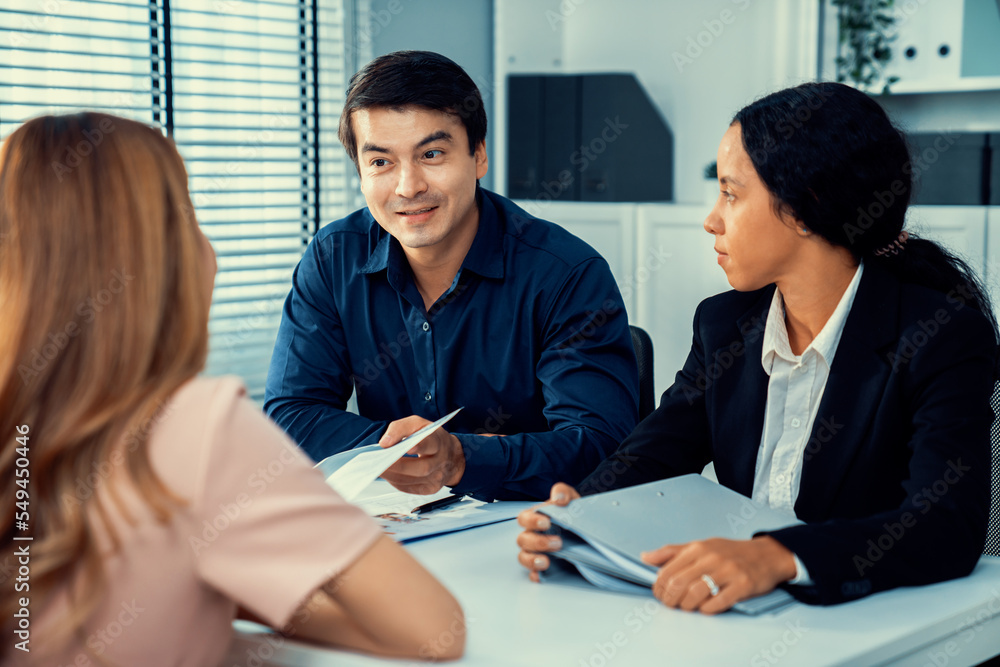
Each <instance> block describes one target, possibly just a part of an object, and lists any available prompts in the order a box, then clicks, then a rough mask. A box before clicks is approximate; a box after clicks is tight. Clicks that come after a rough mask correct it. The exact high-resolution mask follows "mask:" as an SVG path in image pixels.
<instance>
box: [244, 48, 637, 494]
mask: <svg viewBox="0 0 1000 667" xmlns="http://www.w3.org/2000/svg"><path fill="white" fill-rule="evenodd" d="M485 138H486V113H485V110H484V107H483V102H482V98H481V97H480V94H479V90H478V89H477V88H476V86H475V84H474V83H473V82H472V80H471V79H470V78H469V76H468V75H467V74H466V73H465V71H463V70H462V69H461V68H460V67H459V66H458V65H456V64H455V63H454V62H452V61H451V60H449V59H447V58H445V57H443V56H440V55H438V54H435V53H429V52H420V51H401V52H397V53H393V54H389V55H386V56H382V57H380V58H377V59H375V60H374V61H372V62H371V63H369V64H368V65H367V66H366V67H365V68H363V69H362V70H361V71H359V72H358V73H357V74H355V75H354V76H353V77H352V78H351V83H350V86H349V88H348V94H347V103H346V104H345V108H344V112H343V114H342V115H341V120H340V139H341V141H342V142H343V144H344V147H345V148H346V149H347V152H348V154H349V155H350V157H351V159H352V160H353V161H354V163H355V166H356V167H357V170H358V174H359V176H360V179H361V190H362V192H363V193H364V196H365V200H366V202H367V203H368V207H367V208H365V209H362V210H360V211H356V212H354V213H352V214H351V215H349V216H347V217H346V218H343V219H342V220H338V221H336V222H333V223H331V224H329V225H327V226H326V227H324V228H323V229H322V230H321V231H320V232H319V233H318V234H317V235H316V237H315V238H314V239H313V240H312V242H311V243H310V244H309V247H308V248H307V249H306V252H305V254H304V256H303V257H302V260H301V261H300V262H299V265H298V267H297V268H296V269H295V273H294V276H293V280H292V290H291V293H290V294H289V296H288V299H287V300H286V302H285V307H284V312H283V315H282V320H281V327H280V329H279V331H278V339H277V342H276V344H275V348H274V355H273V357H272V359H271V367H270V370H269V372H268V377H267V393H266V396H265V403H264V408H265V410H266V411H267V413H268V414H269V415H270V416H271V417H272V418H273V419H274V420H275V421H276V422H277V423H278V424H279V425H281V426H282V428H284V429H285V430H286V431H287V432H288V433H289V434H290V435H291V436H292V437H293V438H295V439H296V440H297V441H298V442H299V443H300V445H301V446H302V447H303V448H304V449H305V450H306V451H307V452H308V453H309V454H310V455H311V456H312V457H313V458H314V459H317V460H319V459H322V458H323V457H326V456H329V455H330V454H333V453H336V452H339V451H344V450H347V449H350V448H353V447H356V446H359V445H364V444H368V443H371V442H375V441H378V442H379V443H380V444H381V445H382V446H386V447H387V446H391V445H393V444H395V443H397V442H399V441H400V440H401V439H402V438H403V437H404V436H406V435H409V434H410V433H413V432H414V431H416V430H418V429H419V428H421V427H422V426H423V425H425V424H427V423H428V422H429V421H430V420H434V419H437V418H438V417H440V416H442V415H444V414H447V413H448V412H451V411H452V410H454V409H455V408H458V407H464V409H463V410H462V412H460V413H459V414H458V415H457V416H456V417H455V418H454V419H453V420H452V421H451V422H449V423H448V425H447V426H446V427H445V428H441V429H438V430H437V431H436V432H435V433H434V434H433V435H432V436H430V437H428V438H427V439H425V440H424V441H423V442H421V443H420V444H418V445H417V446H416V447H415V448H414V449H413V451H412V453H413V454H417V455H418V456H417V457H405V458H403V459H401V460H400V461H399V462H397V463H396V464H394V465H393V466H392V468H390V469H389V470H388V471H386V473H385V474H384V475H383V477H385V479H387V480H388V481H389V482H390V483H392V484H393V486H395V487H396V488H398V489H400V490H403V491H407V492H410V493H423V494H429V493H435V492H436V491H438V490H440V489H441V487H442V486H448V487H451V488H452V490H453V491H454V492H455V493H457V494H470V495H473V496H475V497H477V498H481V499H484V500H489V499H494V498H499V499H541V498H546V497H547V496H548V493H549V490H550V488H551V486H552V484H553V483H554V482H556V481H560V480H562V481H566V480H569V481H571V482H577V481H579V480H581V479H583V478H584V477H585V476H586V475H587V474H588V473H589V472H590V471H592V470H593V469H594V468H595V467H596V466H597V465H598V464H599V463H600V462H601V461H602V460H604V458H605V457H606V456H608V455H609V454H610V453H611V452H613V451H614V450H615V448H616V447H617V445H618V443H619V442H621V440H623V439H624V438H625V436H626V435H628V434H629V432H630V431H631V430H632V428H633V427H634V426H635V424H636V421H637V414H638V408H637V404H638V373H637V369H636V362H635V356H634V353H633V349H632V344H631V338H630V335H629V331H628V320H627V316H626V313H625V306H624V303H623V302H622V298H621V294H620V293H619V291H618V288H617V286H616V285H615V282H614V279H613V278H612V275H611V272H610V270H609V268H608V265H607V262H605V260H604V259H603V258H602V257H601V256H600V255H599V254H598V253H597V252H596V251H594V250H593V249H592V248H591V247H590V246H588V245H587V244H585V243H584V242H583V241H581V240H579V239H578V238H576V237H575V236H573V235H572V234H570V233H568V232H566V231H565V230H563V229H562V228H560V227H558V226H556V225H554V224H552V223H550V222H546V221H544V220H539V219H537V218H535V217H532V216H531V215H529V214H527V213H525V212H524V211H523V210H522V209H520V208H518V207H517V206H515V205H514V204H513V203H512V202H510V201H509V200H507V199H505V198H503V197H500V196H499V195H496V194H494V193H492V192H489V191H487V190H484V189H482V188H480V187H479V179H480V178H482V177H483V176H484V175H485V174H486V170H487V167H488V160H487V156H486V143H485ZM352 391H354V392H356V393H357V401H358V409H359V412H360V414H353V413H349V412H346V411H345V408H346V405H347V401H348V399H349V398H350V396H351V392H352Z"/></svg>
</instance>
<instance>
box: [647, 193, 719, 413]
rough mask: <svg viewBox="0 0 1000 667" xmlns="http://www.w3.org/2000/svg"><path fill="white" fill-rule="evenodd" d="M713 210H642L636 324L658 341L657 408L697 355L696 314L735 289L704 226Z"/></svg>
mask: <svg viewBox="0 0 1000 667" xmlns="http://www.w3.org/2000/svg"><path fill="white" fill-rule="evenodd" d="M709 210H710V207H708V206H680V205H659V204H640V205H639V207H638V215H637V222H638V224H637V226H636V232H637V239H636V240H637V242H638V252H637V254H636V269H635V283H636V287H635V289H636V300H637V304H636V305H637V308H636V311H635V317H634V324H636V325H638V326H640V327H642V328H644V329H646V331H648V332H649V335H650V337H651V338H652V339H653V361H654V369H655V371H654V381H655V385H656V386H655V391H656V394H657V403H659V395H660V394H661V393H662V392H663V391H664V390H665V389H667V387H669V386H670V385H671V384H672V383H673V381H674V375H675V374H676V373H677V371H678V370H680V368H681V366H682V365H683V364H684V360H685V359H686V358H687V354H688V351H689V350H690V349H691V337H692V332H693V330H692V328H691V325H692V323H693V321H694V311H695V308H697V306H698V304H699V303H700V302H701V301H702V300H703V299H705V298H707V297H709V296H712V295H713V294H718V293H719V292H724V291H726V290H728V289H730V286H729V282H728V281H727V280H726V274H725V273H724V272H723V270H722V268H721V267H719V265H718V262H717V255H716V253H715V251H714V250H712V247H713V238H712V237H711V236H710V235H709V234H708V233H707V232H706V231H705V229H704V227H703V226H702V223H703V222H704V220H705V216H706V215H707V214H708V212H709Z"/></svg>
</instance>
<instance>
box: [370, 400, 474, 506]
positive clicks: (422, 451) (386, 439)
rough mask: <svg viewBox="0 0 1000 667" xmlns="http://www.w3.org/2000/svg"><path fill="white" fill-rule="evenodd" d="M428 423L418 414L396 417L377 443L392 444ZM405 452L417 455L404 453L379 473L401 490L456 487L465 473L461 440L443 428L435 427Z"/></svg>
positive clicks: (428, 491) (429, 491)
mask: <svg viewBox="0 0 1000 667" xmlns="http://www.w3.org/2000/svg"><path fill="white" fill-rule="evenodd" d="M428 424H430V422H429V421H428V420H426V419H424V418H423V417H418V416H417V415H411V416H409V417H405V418H403V419H397V420H396V421H394V422H392V423H390V424H389V428H387V429H386V430H385V434H384V435H383V436H382V438H381V439H380V440H379V441H378V444H379V445H380V446H381V447H392V446H393V445H395V444H396V443H397V442H399V441H400V440H402V439H403V438H404V437H406V436H408V435H410V434H411V433H416V432H417V431H419V430H420V429H422V428H423V427H424V426H427V425H428ZM402 446H404V447H405V446H406V443H403V445H402ZM408 453H409V454H416V455H417V456H418V457H419V458H412V457H408V456H404V457H403V458H401V459H399V460H398V461H396V462H395V463H393V464H392V465H391V466H390V467H389V469H388V470H386V471H385V472H384V473H382V478H383V479H385V480H386V481H387V482H389V483H390V484H392V485H393V486H394V487H396V488H397V489H399V490H400V491H405V492H406V493H419V494H422V495H429V494H432V493H437V492H438V491H440V490H441V487H442V486H455V485H456V484H458V483H459V482H460V481H462V476H463V475H464V474H465V452H463V451H462V443H460V442H459V441H458V438H456V437H455V436H453V435H452V434H450V433H448V432H447V431H445V430H444V429H443V428H438V429H436V430H435V431H434V432H433V433H431V434H430V435H429V436H427V437H426V438H424V439H423V440H422V441H421V442H420V443H418V444H417V446H416V447H414V448H413V449H411V450H410V451H409V452H408Z"/></svg>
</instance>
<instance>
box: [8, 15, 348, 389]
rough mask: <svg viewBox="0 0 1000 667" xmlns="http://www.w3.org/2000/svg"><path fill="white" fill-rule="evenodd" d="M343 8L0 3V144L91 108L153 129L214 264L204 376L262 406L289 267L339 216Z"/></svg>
mask: <svg viewBox="0 0 1000 667" xmlns="http://www.w3.org/2000/svg"><path fill="white" fill-rule="evenodd" d="M345 14H346V12H345V8H344V2H343V0H259V1H254V2H250V1H240V0H217V1H215V2H209V1H206V0H150V1H146V2H143V1H138V0H133V1H131V2H128V1H126V0H120V1H117V2H116V1H111V0H108V1H105V0H90V1H85V0H59V1H58V2H56V1H55V0H52V1H47V0H5V2H4V5H3V8H0V45H4V46H5V47H6V46H7V45H8V44H9V45H10V48H9V49H8V48H3V49H0V139H2V138H3V137H5V136H6V135H7V134H9V133H10V132H11V131H12V130H13V129H15V128H16V127H17V126H18V125H20V124H21V123H22V122H24V121H25V120H27V119H29V118H31V117H34V116H37V115H40V114H44V113H69V112H73V111H77V110H81V109H94V110H101V111H107V112H109V113H115V114H118V115H122V116H126V117H129V118H133V119H136V120H140V121H143V122H147V123H152V124H154V125H157V126H159V127H161V128H162V129H163V130H164V132H165V133H166V134H168V135H169V136H172V137H173V139H174V141H175V142H176V144H177V147H178V150H179V151H180V153H181V155H182V156H183V157H184V159H185V162H186V164H187V168H188V173H189V183H190V188H191V196H192V200H193V203H194V205H195V211H196V214H197V216H198V219H199V221H200V223H201V225H202V228H203V230H204V231H205V233H206V234H207V235H208V237H209V238H210V239H211V241H212V244H213V246H214V247H215V250H216V253H217V255H218V263H219V273H218V276H217V277H216V290H215V295H214V299H213V305H212V311H211V319H210V323H209V330H210V334H211V339H210V353H209V360H208V364H207V367H206V372H207V373H208V374H211V375H220V374H236V375H239V376H241V377H242V378H243V380H244V381H245V382H246V384H247V388H248V390H249V393H250V395H251V396H252V397H254V398H256V399H258V400H260V399H261V398H262V397H263V390H264V381H265V378H266V374H267V367H268V362H269V359H270V355H271V351H272V347H273V344H274V338H275V334H276V332H277V327H278V323H279V321H280V317H281V307H282V304H283V302H284V298H285V296H286V295H287V293H288V290H289V287H290V284H291V272H292V269H293V268H294V266H295V264H296V263H297V262H298V260H299V257H300V256H301V254H302V251H303V250H304V248H305V245H306V244H307V243H308V241H309V239H310V238H311V237H312V235H313V234H315V232H316V230H317V229H318V227H319V225H320V221H322V220H330V219H333V218H336V217H340V216H341V215H343V214H344V213H345V212H346V210H347V206H348V197H347V195H346V185H347V183H348V178H349V174H351V173H353V167H352V168H351V171H350V172H349V171H348V170H347V169H346V165H345V162H347V158H346V156H345V155H344V153H343V149H342V148H341V147H340V145H339V144H338V143H337V139H336V125H337V122H338V116H337V114H339V111H340V109H341V108H342V106H343V102H344V89H345V88H346V83H347V77H346V75H345V73H346V72H347V71H348V68H349V67H353V63H350V64H348V63H347V62H346V60H347V58H348V56H349V53H348V49H346V48H345V45H346V44H347V43H348V39H347V34H346V28H345V26H346V25H347V21H346V20H345Z"/></svg>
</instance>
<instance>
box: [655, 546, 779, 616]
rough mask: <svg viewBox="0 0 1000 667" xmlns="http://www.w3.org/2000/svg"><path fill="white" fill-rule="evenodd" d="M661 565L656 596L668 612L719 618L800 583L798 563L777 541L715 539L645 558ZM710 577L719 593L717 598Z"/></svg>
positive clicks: (666, 550)
mask: <svg viewBox="0 0 1000 667" xmlns="http://www.w3.org/2000/svg"><path fill="white" fill-rule="evenodd" d="M642 560H643V561H645V562H646V563H649V564H650V565H658V566H662V567H660V572H659V574H658V575H657V577H656V583H654V584H653V595H655V596H656V598H657V599H658V600H660V602H662V603H663V604H665V605H667V606H668V607H674V608H680V609H683V610H685V611H695V610H697V611H700V612H701V613H703V614H718V613H719V612H721V611H725V610H727V609H729V608H730V607H732V606H733V605H734V604H736V603H737V602H739V601H740V600H745V599H747V598H752V597H756V596H758V595H763V594H764V593H768V592H770V591H771V590H773V589H774V588H775V587H776V586H777V585H778V584H780V583H782V582H785V581H788V580H790V579H792V578H794V577H795V557H794V556H793V555H792V552H791V551H789V550H788V549H786V548H785V547H784V546H783V545H782V544H781V543H780V542H778V541H777V540H775V539H774V538H773V537H769V536H766V535H764V536H760V537H755V538H754V539H752V540H726V539H721V538H713V539H710V540H701V541H698V542H688V543H687V544H676V545H667V546H664V547H660V548H659V549H654V550H653V551H647V552H646V553H644V554H642ZM702 575H708V577H709V580H710V581H713V582H715V585H716V586H717V587H718V592H717V593H716V594H715V595H712V591H711V589H710V584H709V583H708V581H706V580H704V579H702Z"/></svg>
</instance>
